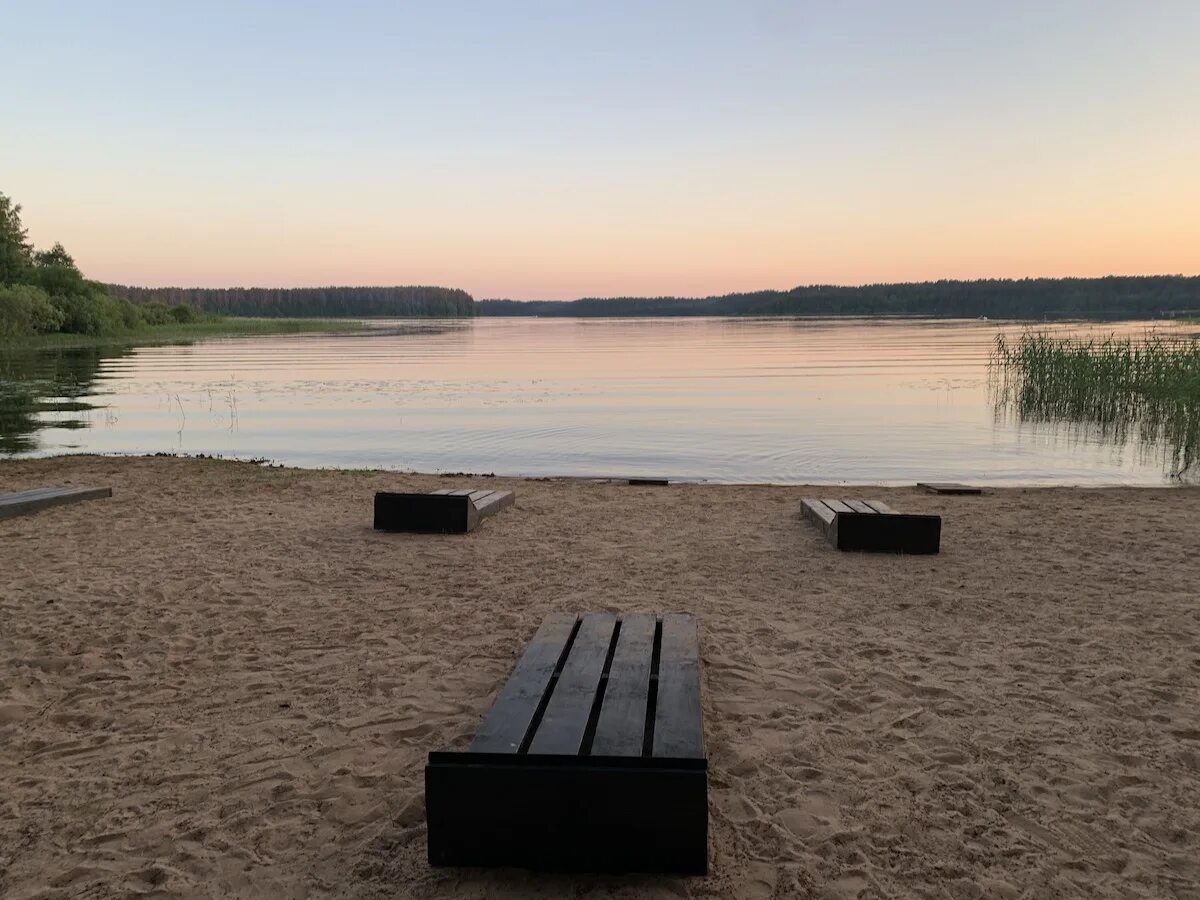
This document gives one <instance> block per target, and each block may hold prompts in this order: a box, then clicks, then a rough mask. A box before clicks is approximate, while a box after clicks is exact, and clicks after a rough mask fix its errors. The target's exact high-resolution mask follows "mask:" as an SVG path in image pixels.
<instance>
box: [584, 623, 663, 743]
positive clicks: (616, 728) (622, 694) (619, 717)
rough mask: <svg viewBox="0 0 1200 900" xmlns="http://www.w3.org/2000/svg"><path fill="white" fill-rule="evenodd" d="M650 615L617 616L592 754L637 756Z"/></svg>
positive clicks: (643, 727) (643, 711) (646, 692)
mask: <svg viewBox="0 0 1200 900" xmlns="http://www.w3.org/2000/svg"><path fill="white" fill-rule="evenodd" d="M656 624H657V623H656V621H655V617H654V616H647V615H631V616H625V617H623V618H622V619H621V633H620V634H619V635H618V636H617V649H616V652H615V653H614V654H613V659H612V665H611V666H610V667H609V671H608V685H607V687H605V689H604V705H603V707H602V708H601V710H600V718H599V720H598V721H597V723H596V734H595V737H594V738H593V739H592V750H591V753H592V756H641V755H642V745H643V743H644V741H645V731H646V701H647V699H648V698H649V694H650V665H651V657H652V656H653V655H654V629H655V626H656Z"/></svg>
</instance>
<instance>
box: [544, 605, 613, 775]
mask: <svg viewBox="0 0 1200 900" xmlns="http://www.w3.org/2000/svg"><path fill="white" fill-rule="evenodd" d="M616 624H617V617H616V616H614V615H612V614H611V613H589V614H588V615H586V616H584V617H583V619H582V620H581V621H580V623H579V631H578V632H577V633H576V635H575V642H574V643H573V644H572V645H571V652H570V654H569V655H568V656H567V662H566V665H565V666H564V667H563V670H562V674H561V675H559V677H558V682H557V684H555V686H554V692H553V693H552V694H551V695H550V702H549V703H548V704H547V705H546V711H545V713H543V715H542V720H541V722H540V723H539V724H538V726H537V731H536V732H535V733H534V735H533V741H532V742H531V743H530V744H529V752H530V753H545V754H569V755H574V754H577V753H579V749H580V747H582V746H583V736H584V734H585V733H586V731H587V726H588V720H589V719H590V718H591V714H592V707H593V705H594V704H595V700H596V691H597V689H598V688H599V687H600V676H601V674H602V673H603V672H604V663H605V662H606V661H607V659H608V650H609V647H610V645H611V644H612V636H613V630H614V629H615V628H616Z"/></svg>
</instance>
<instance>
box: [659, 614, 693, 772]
mask: <svg viewBox="0 0 1200 900" xmlns="http://www.w3.org/2000/svg"><path fill="white" fill-rule="evenodd" d="M659 653H660V655H659V663H658V703H657V706H656V707H655V711H654V756H658V757H685V758H686V757H702V756H704V721H703V717H702V713H701V710H700V644H699V641H698V640H697V638H696V620H695V618H693V617H692V616H689V615H683V614H679V613H675V614H670V615H665V616H663V618H662V646H661V649H660V651H659Z"/></svg>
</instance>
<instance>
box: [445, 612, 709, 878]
mask: <svg viewBox="0 0 1200 900" xmlns="http://www.w3.org/2000/svg"><path fill="white" fill-rule="evenodd" d="M425 810H426V816H427V818H428V822H429V862H430V863H431V864H432V865H435V866H520V867H523V868H528V869H542V870H554V871H573V872H676V873H691V874H704V873H705V872H706V871H707V868H708V763H707V761H706V759H705V756H704V723H703V717H702V714H701V711H700V654H699V646H698V643H697V638H696V621H695V619H694V618H693V617H691V616H688V615H681V614H676V615H664V616H661V617H655V616H652V615H623V616H616V615H612V614H610V613H594V614H588V615H583V616H576V615H570V614H557V615H553V616H550V618H548V619H546V620H545V621H544V622H543V623H542V625H541V627H540V628H539V629H538V631H537V634H536V635H534V638H533V641H532V642H531V643H530V644H529V647H528V648H527V649H526V650H525V654H524V656H522V657H521V661H520V662H519V663H517V667H516V669H515V670H514V671H513V673H512V676H511V677H510V678H509V679H508V683H507V684H505V686H504V688H503V689H502V690H501V691H500V694H499V696H498V697H497V698H496V702H495V703H494V704H493V705H492V708H491V711H490V712H489V713H488V714H487V717H486V718H485V719H484V722H483V724H482V725H481V726H480V728H479V731H478V733H477V734H476V735H475V739H474V740H473V741H472V742H471V745H470V747H469V748H468V749H467V750H465V751H447V752H440V753H430V754H429V763H428V765H427V766H426V767H425Z"/></svg>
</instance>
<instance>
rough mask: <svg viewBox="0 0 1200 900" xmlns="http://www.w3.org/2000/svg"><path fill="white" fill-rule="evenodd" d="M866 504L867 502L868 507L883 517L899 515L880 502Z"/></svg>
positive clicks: (870, 501)
mask: <svg viewBox="0 0 1200 900" xmlns="http://www.w3.org/2000/svg"><path fill="white" fill-rule="evenodd" d="M866 502H867V505H868V506H870V507H872V508H873V509H874V510H875V512H877V513H880V514H882V515H885V516H895V515H899V513H897V512H896V511H895V510H894V509H892V508H891V507H890V506H888V505H887V504H886V503H884V502H883V501H882V500H868V501H866Z"/></svg>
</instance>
